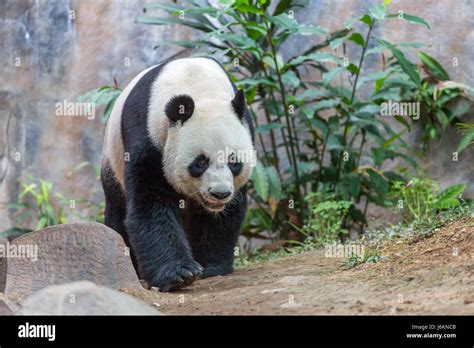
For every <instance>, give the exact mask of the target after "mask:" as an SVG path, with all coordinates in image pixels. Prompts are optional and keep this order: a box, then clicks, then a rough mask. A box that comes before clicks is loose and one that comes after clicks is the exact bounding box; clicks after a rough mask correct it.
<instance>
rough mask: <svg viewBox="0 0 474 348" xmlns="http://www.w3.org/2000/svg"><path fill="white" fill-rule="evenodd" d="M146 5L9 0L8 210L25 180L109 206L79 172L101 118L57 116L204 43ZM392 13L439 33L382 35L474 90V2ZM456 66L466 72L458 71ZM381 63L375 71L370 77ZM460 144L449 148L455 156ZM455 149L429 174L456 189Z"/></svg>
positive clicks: (330, 19)
mask: <svg viewBox="0 0 474 348" xmlns="http://www.w3.org/2000/svg"><path fill="white" fill-rule="evenodd" d="M147 2H148V1H145V0H139V1H131V0H130V1H123V0H121V1H95V0H83V1H79V0H76V1H74V0H60V1H46V0H40V1H32V0H31V1H28V0H25V1H17V0H3V1H0V60H1V62H2V64H1V65H0V125H1V127H0V203H6V202H12V201H15V200H16V197H17V195H18V191H19V180H18V179H19V178H20V177H22V176H24V175H25V173H28V174H32V175H34V176H35V177H40V178H44V179H46V180H48V181H50V182H52V183H54V185H55V186H54V189H55V191H57V192H61V193H62V194H64V195H65V196H66V197H70V198H85V199H97V200H99V199H100V198H101V195H102V193H101V190H100V185H98V180H97V178H96V176H95V174H94V171H93V170H92V168H91V167H85V168H82V169H81V170H80V171H79V172H78V173H75V174H74V175H71V173H70V172H71V170H72V169H73V168H74V167H75V166H77V165H78V164H79V163H81V162H83V161H88V162H90V163H91V164H92V165H93V166H98V165H99V163H100V150H101V146H102V137H103V132H104V125H103V124H102V122H101V120H100V117H95V118H94V119H87V118H85V117H59V116H56V115H55V104H56V103H57V102H62V101H63V100H68V101H74V100H75V99H76V97H77V96H79V95H81V94H83V93H84V92H85V91H87V90H90V89H92V88H95V87H98V86H101V85H104V84H111V83H112V81H113V79H114V78H116V80H117V81H118V83H119V85H120V86H122V87H123V86H124V85H125V84H126V83H127V81H129V79H131V78H132V77H133V76H134V75H136V74H137V73H138V72H139V71H141V70H143V69H144V68H146V67H148V66H151V65H153V64H156V63H158V62H159V61H160V60H162V59H165V58H167V57H170V56H172V55H174V54H176V53H178V52H180V51H179V49H178V48H176V47H167V48H159V49H153V47H154V46H155V45H156V44H157V43H158V42H160V40H163V39H167V40H170V39H189V38H191V37H193V35H196V34H195V33H193V32H191V31H189V30H187V29H185V28H181V27H174V28H173V27H159V26H148V25H143V24H137V23H135V18H136V17H137V16H138V15H140V14H142V8H143V5H144V4H145V3H147ZM375 2H376V1H349V0H344V1H343V0H337V1H333V0H331V1H329V0H316V1H311V4H310V6H309V7H308V8H307V9H305V11H303V12H300V13H297V17H298V18H299V20H300V21H301V22H304V23H308V24H309V23H313V24H317V25H321V26H323V27H327V28H329V29H330V30H335V29H339V28H341V27H342V26H343V25H342V22H343V20H344V19H346V18H350V17H353V16H356V15H358V14H360V13H362V12H363V11H364V10H365V9H366V8H367V7H368V6H370V4H373V3H375ZM377 2H378V1H377ZM391 7H392V8H393V9H394V11H396V10H397V9H403V10H404V11H405V12H407V13H412V14H417V15H419V16H422V17H424V18H426V19H427V20H428V21H429V22H430V23H431V25H432V30H431V31H428V30H427V29H426V28H424V27H422V26H419V25H413V24H408V23H405V22H404V23H400V22H399V21H397V20H392V21H391V22H390V23H387V25H386V26H385V27H384V29H382V30H379V31H376V33H375V34H376V35H379V36H385V37H387V38H389V39H390V40H393V41H395V42H397V41H419V42H424V43H427V44H430V45H432V47H430V48H428V49H427V51H428V52H429V53H431V54H433V56H435V57H436V58H437V59H439V60H440V61H441V62H442V63H443V64H445V66H446V67H447V68H448V72H449V73H450V74H451V76H452V77H453V78H454V79H456V80H458V81H460V82H464V83H469V84H471V85H474V73H473V68H472V55H473V42H474V31H473V29H474V19H473V17H472V12H473V8H474V3H473V1H471V0H464V1H457V0H444V1H437V0H424V1H409V0H403V1H396V0H395V1H393V3H392V4H391ZM310 44H311V43H310V42H308V38H307V37H294V38H292V40H291V42H290V44H289V45H288V47H287V48H286V49H285V51H286V52H287V54H296V53H298V52H300V51H301V50H303V49H304V48H305V47H306V46H307V45H310ZM354 54H357V52H354ZM453 57H456V58H458V61H459V66H458V67H453V66H452V64H451V61H452V58H453ZM374 59H375V58H374ZM375 64H377V62H376V61H371V62H368V65H369V69H370V65H375ZM99 113H100V110H99ZM453 138H454V136H453V137H451V136H450V138H449V139H447V141H448V142H449V144H450V145H449V146H451V147H452V146H454V145H453V144H454V142H453ZM415 141H416V139H415ZM446 146H447V145H446V144H445V143H443V144H442V145H441V146H438V147H435V148H434V151H433V153H432V154H431V155H430V160H429V162H428V163H427V165H428V166H431V167H432V168H433V169H432V170H433V173H434V174H435V175H436V176H437V177H438V178H441V179H443V180H445V181H447V182H450V183H451V182H455V181H464V182H466V181H468V182H473V181H474V180H473V179H474V177H473V176H474V174H473V171H472V168H470V167H469V163H472V156H471V157H470V161H468V160H467V159H468V157H467V156H468V154H467V153H466V154H465V155H463V156H464V157H463V158H462V161H461V162H462V164H460V166H462V168H461V167H458V166H454V165H452V162H449V161H447V160H446V159H443V160H440V157H439V156H438V155H437V153H438V152H440V155H441V156H444V157H446V156H445V155H446V153H447V151H445V149H446ZM441 149H442V150H443V151H441ZM444 157H443V158H444ZM68 174H69V175H68ZM92 188H95V191H94V190H92ZM470 192H473V188H472V187H471V191H470ZM66 213H67V214H70V213H71V212H66ZM11 224H12V216H11V212H9V211H8V210H6V209H5V208H0V230H3V229H5V228H7V227H9V226H10V225H11Z"/></svg>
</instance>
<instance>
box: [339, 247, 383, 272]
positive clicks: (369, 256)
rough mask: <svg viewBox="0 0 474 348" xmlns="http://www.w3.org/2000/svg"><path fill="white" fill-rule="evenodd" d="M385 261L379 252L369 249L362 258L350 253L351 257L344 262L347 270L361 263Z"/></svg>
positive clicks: (372, 248) (375, 249)
mask: <svg viewBox="0 0 474 348" xmlns="http://www.w3.org/2000/svg"><path fill="white" fill-rule="evenodd" d="M383 259H385V256H382V255H381V253H380V250H379V249H377V248H375V247H369V248H368V249H367V250H366V251H365V252H364V255H363V256H360V255H358V254H357V253H352V254H351V256H350V257H349V258H348V259H347V261H346V266H347V268H354V267H356V266H358V265H360V264H363V263H376V262H379V261H381V260H383Z"/></svg>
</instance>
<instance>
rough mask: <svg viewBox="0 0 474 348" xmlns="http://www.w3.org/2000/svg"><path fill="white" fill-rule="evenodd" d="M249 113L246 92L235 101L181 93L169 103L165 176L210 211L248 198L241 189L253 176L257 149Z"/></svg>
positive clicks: (215, 210) (167, 110) (181, 191)
mask: <svg viewBox="0 0 474 348" xmlns="http://www.w3.org/2000/svg"><path fill="white" fill-rule="evenodd" d="M245 112H246V108H245V99H244V94H243V92H242V91H238V92H237V93H236V95H235V97H234V99H233V100H227V101H222V100H216V99H199V100H196V101H195V100H193V99H192V98H191V97H190V96H188V95H178V96H174V97H173V98H171V99H170V100H169V101H168V103H167V104H166V107H165V114H166V116H167V118H168V122H169V124H168V127H167V128H168V129H167V135H166V142H165V145H164V149H163V150H164V151H163V157H164V166H163V169H164V172H165V176H166V178H167V179H168V181H169V182H170V183H171V185H172V186H173V187H174V188H175V189H176V190H177V191H178V192H180V193H182V194H184V195H185V196H187V197H190V198H192V199H193V200H195V201H197V202H198V203H200V204H201V205H202V206H203V207H204V208H205V209H207V210H208V211H210V212H214V213H216V212H220V211H223V210H224V209H225V207H226V205H228V204H231V202H232V200H233V199H242V197H240V196H239V195H238V192H239V188H240V187H242V186H243V185H244V184H245V183H246V182H247V181H248V179H249V176H250V174H251V171H252V167H253V165H254V162H255V150H254V147H253V142H252V138H251V133H250V129H249V124H247V121H246V119H245V117H244V114H245Z"/></svg>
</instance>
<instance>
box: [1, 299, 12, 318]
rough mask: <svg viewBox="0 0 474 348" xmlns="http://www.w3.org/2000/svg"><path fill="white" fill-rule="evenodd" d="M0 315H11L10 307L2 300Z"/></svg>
mask: <svg viewBox="0 0 474 348" xmlns="http://www.w3.org/2000/svg"><path fill="white" fill-rule="evenodd" d="M0 315H13V312H12V311H11V309H10V307H8V305H7V304H6V303H5V302H4V301H3V300H2V299H0Z"/></svg>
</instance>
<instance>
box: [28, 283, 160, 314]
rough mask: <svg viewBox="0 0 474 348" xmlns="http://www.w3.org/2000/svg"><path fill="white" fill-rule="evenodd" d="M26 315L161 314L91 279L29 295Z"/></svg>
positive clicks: (55, 286)
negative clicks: (92, 281)
mask: <svg viewBox="0 0 474 348" xmlns="http://www.w3.org/2000/svg"><path fill="white" fill-rule="evenodd" d="M21 314H23V315H159V314H160V313H159V312H158V311H157V310H155V309H154V308H152V307H150V306H148V305H147V304H145V303H144V302H141V301H139V300H137V299H135V298H133V297H131V296H129V295H126V294H123V293H120V292H118V291H115V290H112V289H108V288H106V287H103V286H97V285H95V284H94V283H91V282H88V281H80V282H74V283H68V284H62V285H53V286H48V287H47V288H45V289H43V290H40V291H38V292H37V293H35V294H32V295H31V296H29V297H28V298H27V299H26V300H25V302H24V303H23V306H22V309H21Z"/></svg>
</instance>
